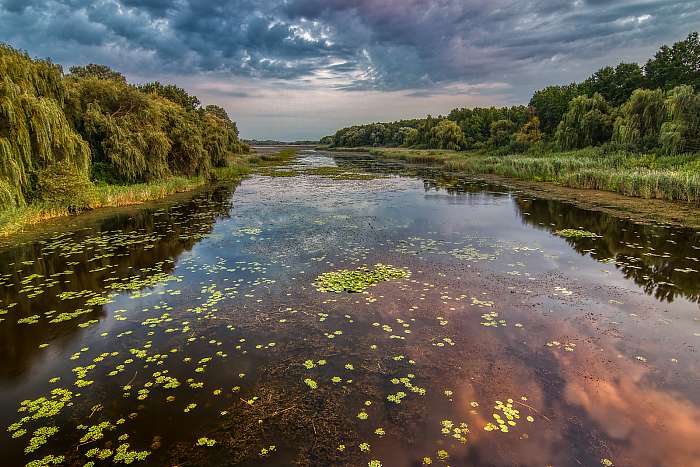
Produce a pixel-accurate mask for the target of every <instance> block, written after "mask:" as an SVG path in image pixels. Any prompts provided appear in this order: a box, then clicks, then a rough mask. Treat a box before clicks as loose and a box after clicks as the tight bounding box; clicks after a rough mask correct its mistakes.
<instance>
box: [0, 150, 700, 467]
mask: <svg viewBox="0 0 700 467" xmlns="http://www.w3.org/2000/svg"><path fill="white" fill-rule="evenodd" d="M334 165H338V166H339V168H338V169H335V171H334V169H331V170H328V171H326V172H323V170H325V169H317V168H318V167H325V166H334ZM292 169H293V170H295V171H296V176H285V177H281V176H280V177H276V176H268V175H265V176H261V175H258V176H254V177H252V178H250V179H248V180H245V181H244V182H243V183H242V184H241V185H240V186H238V187H237V188H235V190H234V188H232V187H217V188H213V189H211V190H208V191H203V192H199V193H197V194H195V195H194V196H192V197H188V198H186V199H182V200H180V201H178V202H168V203H158V204H154V205H152V206H150V207H144V208H142V209H132V210H128V211H118V210H115V211H109V212H108V213H109V215H106V214H101V215H100V217H94V216H93V217H90V216H88V217H79V218H74V219H71V220H69V221H64V223H63V224H66V225H62V224H61V223H57V224H56V226H54V227H51V228H49V229H48V231H47V232H45V233H43V234H40V235H37V238H35V239H33V240H31V241H28V240H23V241H21V242H20V241H15V242H14V243H13V242H12V241H11V242H10V243H9V244H7V245H4V246H3V247H2V249H1V250H0V313H2V314H0V318H1V319H2V321H1V322H0V334H1V336H2V338H1V339H0V350H1V351H2V356H3V360H2V363H0V417H2V421H3V426H5V427H6V428H8V431H6V433H5V434H4V435H3V438H4V439H3V441H2V443H0V456H1V458H2V459H3V464H4V465H24V464H25V463H27V462H29V461H32V460H41V461H43V462H44V464H48V463H49V462H51V461H56V462H58V463H63V464H66V465H84V464H86V463H87V462H90V461H92V462H95V465H99V464H105V465H106V464H114V463H117V464H119V463H122V462H125V461H133V462H136V463H138V462H141V463H142V464H144V465H263V464H268V465H290V464H295V463H298V464H301V465H324V466H325V465H367V464H368V463H370V462H372V461H378V462H381V465H384V466H413V465H421V464H423V463H429V462H430V463H432V464H434V465H453V466H462V465H483V466H511V465H518V466H547V465H552V466H569V465H572V466H577V465H591V466H595V465H605V464H604V462H605V463H607V462H608V461H609V462H612V463H614V465H616V466H626V465H630V466H695V465H700V389H699V388H700V360H699V358H698V354H697V346H698V344H700V308H699V307H698V298H699V297H700V274H699V273H698V270H700V259H699V258H700V235H699V234H698V232H695V231H690V230H682V229H677V228H670V227H668V226H661V225H659V226H654V225H639V224H633V223H631V222H627V221H622V220H619V219H616V218H613V217H611V216H609V215H606V214H603V213H599V212H591V211H586V210H582V209H578V208H575V207H573V206H571V205H567V204H564V203H561V202H556V201H551V200H546V199H535V198H531V197H528V196H525V195H523V194H520V193H517V192H512V191H508V190H506V189H504V188H501V187H495V186H490V185H487V184H484V183H482V182H477V181H470V180H455V179H452V180H446V179H442V178H441V177H440V176H439V175H437V174H435V173H431V172H430V171H423V172H419V173H416V172H413V173H410V174H407V173H406V172H405V169H404V168H402V167H401V166H394V165H391V164H387V163H377V162H374V161H370V160H366V159H363V158H361V157H355V158H339V159H336V160H334V159H331V158H330V157H326V156H324V155H323V154H321V153H316V152H308V153H305V154H304V157H303V158H302V159H301V160H300V161H299V162H298V163H297V164H296V167H293V168H292ZM285 170H287V169H285ZM314 170H316V171H315V172H314ZM287 171H288V170H287ZM317 173H323V175H314V174H317ZM358 174H360V175H358ZM370 174H371V175H370ZM287 175H294V174H289V173H288V174H287ZM68 223H70V225H67V224H68ZM565 228H577V229H584V230H588V231H591V232H595V233H597V234H598V235H600V236H601V237H600V238H595V239H580V240H572V239H564V238H561V237H560V236H557V235H555V234H554V232H556V231H558V230H561V229H565ZM377 263H383V264H391V265H393V266H396V267H400V268H404V269H406V270H409V271H410V273H411V276H410V278H405V279H398V280H390V281H386V282H382V283H379V284H378V285H376V286H375V287H371V288H369V289H368V290H367V291H366V293H359V294H350V293H340V294H335V293H322V292H319V291H317V290H316V287H315V286H314V285H313V283H314V281H315V278H316V277H317V276H318V275H319V274H321V273H324V272H328V271H335V270H339V269H343V268H349V269H354V268H358V267H360V266H362V265H368V266H369V267H373V266H374V265H375V264H377ZM314 383H315V384H314ZM311 386H314V388H312V387H311ZM397 400H398V403H397ZM23 401H24V402H23ZM498 401H500V402H501V403H499V402H498ZM494 414H495V415H497V416H498V417H495V416H494ZM509 417H510V418H511V419H509ZM499 420H500V421H501V423H500V424H499ZM509 421H510V422H512V423H510V424H509V423H508V422H509ZM485 428H486V429H485ZM198 440H200V444H202V445H198ZM207 442H209V444H213V445H212V446H208V445H207ZM25 449H27V452H26V453H25ZM50 456H54V457H50ZM61 456H62V458H61ZM35 465H43V464H41V463H38V464H35ZM372 465H379V464H372Z"/></svg>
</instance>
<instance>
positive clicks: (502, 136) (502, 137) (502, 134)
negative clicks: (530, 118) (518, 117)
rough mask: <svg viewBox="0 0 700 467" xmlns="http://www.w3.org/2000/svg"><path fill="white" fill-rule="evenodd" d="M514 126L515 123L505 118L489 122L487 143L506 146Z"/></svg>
mask: <svg viewBox="0 0 700 467" xmlns="http://www.w3.org/2000/svg"><path fill="white" fill-rule="evenodd" d="M515 128H516V127H515V124H514V123H513V122H512V121H510V120H506V119H501V120H496V121H495V122H493V123H491V126H490V130H489V131H490V137H489V145H491V146H493V147H497V148H500V147H504V146H508V145H509V144H510V139H511V136H512V135H513V133H514V132H515Z"/></svg>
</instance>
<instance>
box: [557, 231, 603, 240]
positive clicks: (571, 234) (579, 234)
mask: <svg viewBox="0 0 700 467" xmlns="http://www.w3.org/2000/svg"><path fill="white" fill-rule="evenodd" d="M554 233H555V234H557V235H559V236H560V237H564V238H600V235H598V234H597V233H594V232H589V231H588V230H578V229H563V230H557V231H556V232H554Z"/></svg>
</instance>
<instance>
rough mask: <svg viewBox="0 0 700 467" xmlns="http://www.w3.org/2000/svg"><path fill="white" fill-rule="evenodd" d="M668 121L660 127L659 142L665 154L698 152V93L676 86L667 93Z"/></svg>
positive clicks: (699, 134)
mask: <svg viewBox="0 0 700 467" xmlns="http://www.w3.org/2000/svg"><path fill="white" fill-rule="evenodd" d="M666 110H667V111H668V115H669V119H668V121H667V122H665V123H664V124H663V125H662V126H661V134H660V136H659V142H660V143H661V148H662V150H663V151H664V152H665V153H667V154H680V153H684V152H695V151H700V93H696V92H694V91H693V87H692V86H678V87H676V88H674V89H672V90H671V91H669V92H668V96H667V97H666Z"/></svg>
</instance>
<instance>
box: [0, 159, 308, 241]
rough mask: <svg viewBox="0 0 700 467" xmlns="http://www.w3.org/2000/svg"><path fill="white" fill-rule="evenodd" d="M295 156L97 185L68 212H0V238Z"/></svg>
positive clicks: (45, 206) (226, 179) (237, 177)
mask: <svg viewBox="0 0 700 467" xmlns="http://www.w3.org/2000/svg"><path fill="white" fill-rule="evenodd" d="M296 154H297V149H294V148H284V147H279V148H275V149H274V150H272V151H271V152H263V153H257V152H250V153H248V154H245V155H243V156H241V157H239V158H238V160H237V161H236V163H235V164H231V165H229V166H226V167H218V168H213V169H212V170H211V172H210V173H209V174H208V176H206V177H203V176H192V177H184V176H173V177H169V178H166V179H164V180H155V181H151V182H146V183H135V184H130V185H110V184H98V185H95V189H94V191H93V193H92V195H91V197H90V200H89V201H88V203H87V204H86V205H85V207H84V208H83V209H81V210H79V211H75V210H71V209H70V207H68V206H66V205H62V204H56V203H47V202H41V201H39V202H35V203H31V204H28V205H26V206H22V207H15V208H10V209H4V210H0V238H2V237H7V236H9V235H12V234H16V233H20V232H22V231H23V230H24V229H26V228H27V227H31V226H32V225H36V224H38V223H40V222H43V221H46V220H50V219H55V218H58V217H65V216H71V215H79V214H81V213H84V212H89V211H92V210H95V209H100V208H106V207H124V206H133V205H138V204H143V203H146V202H148V201H155V200H161V199H164V198H167V197H168V196H171V195H174V194H176V193H184V192H188V191H193V190H196V189H198V188H201V187H204V186H206V185H208V184H212V183H239V182H240V181H242V180H243V179H244V178H245V177H246V176H248V175H250V174H251V173H252V172H253V171H254V170H258V169H260V168H264V167H271V166H275V165H279V164H283V163H286V162H288V161H289V160H291V159H293V158H294V157H295V156H296Z"/></svg>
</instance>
